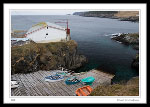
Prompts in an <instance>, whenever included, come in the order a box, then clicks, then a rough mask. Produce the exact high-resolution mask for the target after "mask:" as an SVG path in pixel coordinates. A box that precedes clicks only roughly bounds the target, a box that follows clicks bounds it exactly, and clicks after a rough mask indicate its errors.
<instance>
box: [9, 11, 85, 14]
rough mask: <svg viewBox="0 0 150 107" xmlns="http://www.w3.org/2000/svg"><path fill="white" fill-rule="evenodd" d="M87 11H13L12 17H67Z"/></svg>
mask: <svg viewBox="0 0 150 107" xmlns="http://www.w3.org/2000/svg"><path fill="white" fill-rule="evenodd" d="M81 11H86V10H11V15H66V14H73V13H74V12H81Z"/></svg>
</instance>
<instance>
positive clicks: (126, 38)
mask: <svg viewBox="0 0 150 107" xmlns="http://www.w3.org/2000/svg"><path fill="white" fill-rule="evenodd" d="M112 40H115V41H119V42H121V43H122V44H125V45H129V46H132V47H133V49H136V50H139V34H138V33H129V34H121V35H119V36H118V35H116V36H114V37H112ZM131 67H132V68H135V69H136V70H137V71H139V53H137V54H136V56H135V58H133V61H132V63H131Z"/></svg>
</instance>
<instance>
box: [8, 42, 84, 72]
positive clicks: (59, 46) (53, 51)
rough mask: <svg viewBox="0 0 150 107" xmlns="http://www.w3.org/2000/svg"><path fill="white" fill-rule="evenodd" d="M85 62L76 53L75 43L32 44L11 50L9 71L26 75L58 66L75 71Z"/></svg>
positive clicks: (82, 57) (81, 56)
mask: <svg viewBox="0 0 150 107" xmlns="http://www.w3.org/2000/svg"><path fill="white" fill-rule="evenodd" d="M85 62H86V58H85V57H84V56H83V55H78V53H77V43H76V42H75V41H73V40H71V41H68V42H51V43H34V42H31V43H30V44H26V45H23V46H15V47H12V48H11V71H12V74H15V73H28V72H34V71H37V70H52V69H57V68H58V67H59V66H60V65H61V66H63V67H64V68H68V69H76V68H78V67H80V66H82V65H83V64H84V63H85Z"/></svg>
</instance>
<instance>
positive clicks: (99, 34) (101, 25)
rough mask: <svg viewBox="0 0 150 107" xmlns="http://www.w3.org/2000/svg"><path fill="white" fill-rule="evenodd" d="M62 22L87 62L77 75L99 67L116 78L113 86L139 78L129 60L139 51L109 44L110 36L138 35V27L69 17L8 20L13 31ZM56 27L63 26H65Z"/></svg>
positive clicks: (31, 17) (113, 20) (129, 24)
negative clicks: (115, 34)
mask: <svg viewBox="0 0 150 107" xmlns="http://www.w3.org/2000/svg"><path fill="white" fill-rule="evenodd" d="M62 19H68V20H69V28H70V31H71V38H72V39H73V40H75V41H76V42H77V43H78V52H79V53H80V54H83V55H85V56H86V57H87V58H88V63H87V64H86V65H85V66H84V67H81V68H80V69H77V70H76V72H82V71H88V70H90V69H94V68H96V67H99V68H100V69H102V70H104V71H106V72H113V73H114V74H115V77H114V79H113V82H119V81H122V80H129V79H130V78H132V77H134V76H138V73H137V72H136V71H135V70H134V69H132V68H131V62H132V59H133V58H134V57H135V54H136V53H137V52H138V51H137V50H134V49H132V47H130V46H125V45H123V44H120V43H117V42H116V41H113V40H111V38H110V36H109V35H111V34H114V33H135V32H139V23H133V22H129V21H118V20H117V19H108V18H95V17H81V16H72V15H49V16H48V15H45V16H38V15H36V16H31V15H30V16H23V15H18V16H11V27H12V29H13V30H28V29H29V28H30V27H31V26H32V25H33V24H37V23H38V22H52V23H54V22H57V21H61V20H62ZM59 25H62V26H66V25H65V24H64V23H60V24H59Z"/></svg>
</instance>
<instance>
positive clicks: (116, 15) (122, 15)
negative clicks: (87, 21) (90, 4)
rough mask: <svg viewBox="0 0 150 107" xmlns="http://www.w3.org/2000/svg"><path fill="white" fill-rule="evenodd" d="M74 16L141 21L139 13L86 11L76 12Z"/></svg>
mask: <svg viewBox="0 0 150 107" xmlns="http://www.w3.org/2000/svg"><path fill="white" fill-rule="evenodd" d="M73 15H79V16H84V17H100V18H112V19H119V20H120V21H132V22H138V21H139V12H138V11H85V12H74V13H73Z"/></svg>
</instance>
